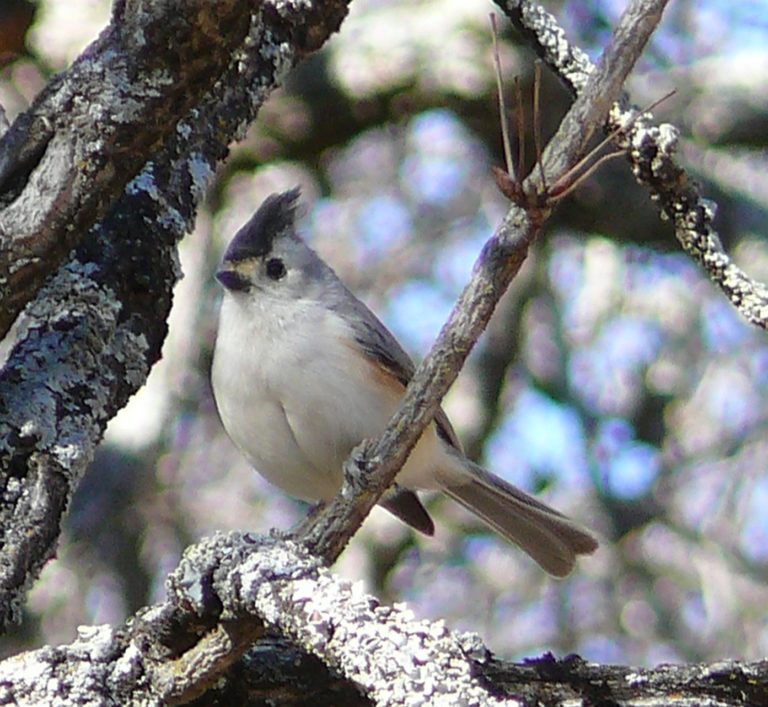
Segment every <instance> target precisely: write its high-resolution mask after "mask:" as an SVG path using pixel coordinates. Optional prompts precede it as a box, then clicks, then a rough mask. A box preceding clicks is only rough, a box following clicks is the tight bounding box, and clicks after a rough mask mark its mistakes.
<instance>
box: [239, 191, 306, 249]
mask: <svg viewBox="0 0 768 707" xmlns="http://www.w3.org/2000/svg"><path fill="white" fill-rule="evenodd" d="M299 194H300V189H299V187H294V188H293V189H291V190H289V191H285V192H282V193H281V194H272V195H271V196H269V197H267V198H266V199H265V200H264V203H263V204H262V205H261V206H260V207H259V209H258V211H257V212H256V213H255V214H254V215H253V216H252V217H251V220H250V221H248V223H246V224H245V226H243V227H242V228H241V229H240V230H239V231H238V232H237V235H236V236H235V237H234V238H233V239H232V242H231V243H230V244H229V248H227V252H226V254H225V255H224V260H226V261H228V262H231V263H236V262H238V261H241V260H248V259H250V258H260V257H262V256H264V255H267V253H270V252H271V251H272V243H273V241H274V239H275V236H277V235H278V234H280V233H282V232H283V231H285V229H287V228H292V227H293V223H294V220H295V218H296V207H297V205H298V201H299Z"/></svg>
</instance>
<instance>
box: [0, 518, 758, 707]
mask: <svg viewBox="0 0 768 707" xmlns="http://www.w3.org/2000/svg"><path fill="white" fill-rule="evenodd" d="M255 616H262V617H264V619H263V623H262V622H261V621H259V620H256V619H254V618H253V617H255ZM243 626H245V627H247V629H248V631H249V632H251V633H253V634H256V633H258V634H260V635H261V636H264V635H265V632H266V631H267V630H268V629H272V630H275V629H276V630H278V631H279V632H280V633H281V634H282V635H284V636H286V637H288V638H289V639H290V640H291V643H292V646H285V645H284V644H282V643H280V642H276V641H275V640H274V639H273V638H266V639H262V640H260V641H259V642H257V643H256V644H255V646H254V647H253V649H252V650H253V653H251V654H250V655H249V656H247V657H246V660H245V661H244V663H243V664H242V665H240V666H239V667H238V670H237V672H235V673H233V678H234V677H235V676H236V677H237V679H236V680H235V679H233V680H230V681H226V684H225V685H222V684H221V683H219V684H215V677H216V675H215V674H214V673H211V672H210V671H208V668H209V667H210V666H211V665H212V663H214V662H215V661H217V660H219V659H221V658H222V657H223V656H224V654H225V653H227V651H228V650H229V648H230V646H231V645H237V646H239V647H242V648H243V650H244V649H245V648H246V647H247V645H248V644H247V641H244V642H240V638H241V636H240V635H239V633H240V632H241V628H242V627H243ZM182 629H183V630H182ZM182 636H186V639H185V642H180V638H181V637H182ZM195 639H196V640H197V643H191V641H193V640H195ZM297 648H298V649H299V650H298V652H297ZM307 655H312V656H316V657H318V658H319V659H320V661H321V662H322V663H323V664H324V665H326V666H329V667H330V669H331V671H332V677H331V679H330V680H329V679H327V678H326V679H324V680H323V681H321V684H323V685H324V687H323V688H322V689H327V690H328V691H329V693H328V694H329V695H332V696H333V697H336V698H337V697H338V695H339V694H340V693H341V694H344V695H345V698H346V699H348V700H349V701H348V702H347V701H345V702H343V703H344V704H365V703H366V702H367V700H370V702H372V703H374V704H382V705H383V704H386V705H406V704H413V703H414V700H415V699H420V700H422V701H423V702H424V703H427V704H435V705H441V704H445V705H455V704H482V705H493V704H505V705H517V704H549V705H564V704H573V703H585V704H616V705H619V704H639V703H640V701H642V704H644V705H651V706H652V707H653V706H658V707H662V706H668V707H676V706H678V705H679V706H680V707H682V706H683V705H685V706H687V705H690V704H693V703H694V702H695V703H696V704H701V703H704V702H706V703H707V704H712V705H757V704H764V703H765V702H766V699H768V690H767V689H766V685H768V662H766V661H762V662H758V663H751V664H749V663H739V662H736V661H724V662H722V663H718V664H715V665H691V666H660V667H658V668H656V669H653V670H648V669H632V668H629V667H625V666H600V665H595V664H590V663H585V662H584V661H582V660H580V659H579V658H576V657H571V658H566V659H564V660H556V659H555V658H553V657H552V656H551V655H546V656H543V657H541V658H539V659H535V660H528V661H526V662H524V663H522V664H514V663H503V662H500V661H498V660H495V659H494V658H493V657H492V656H491V654H490V653H489V652H488V650H487V649H486V648H485V646H484V645H483V644H482V643H481V642H480V640H479V639H478V638H477V637H476V636H472V635H459V634H456V633H453V632H451V631H449V630H448V629H447V628H446V627H445V626H444V625H443V624H441V623H437V624H436V623H429V622H426V621H419V620H416V619H415V618H414V617H413V616H412V615H411V614H410V612H409V611H408V610H407V609H406V608H405V607H403V606H402V605H401V606H395V607H387V606H382V605H380V604H379V602H378V601H377V600H376V599H375V598H374V597H372V596H369V595H366V594H365V593H364V592H362V591H361V590H360V588H359V585H353V584H351V583H350V582H348V581H346V580H341V579H339V578H338V577H337V576H335V575H334V574H332V573H331V572H330V571H329V570H328V569H326V568H324V567H323V566H322V565H321V564H320V563H319V562H318V559H317V558H314V557H312V556H310V555H309V554H308V553H307V552H306V551H305V550H304V549H303V548H302V547H301V546H299V545H297V544H294V543H291V542H289V541H285V540H275V539H263V538H254V537H251V536H248V535H244V534H240V533H230V534H227V535H225V534H220V535H217V536H215V537H213V538H210V539H208V540H205V541H204V542H202V543H200V544H199V545H196V546H194V547H191V548H190V549H189V550H187V552H186V553H185V556H184V558H183V560H182V562H181V564H180V566H179V567H178V568H177V569H176V570H175V571H174V572H173V573H172V574H171V576H170V578H169V598H168V600H167V601H166V602H165V603H163V604H159V605H157V606H154V607H151V608H148V609H145V610H144V611H143V612H142V613H141V614H140V615H139V616H137V617H136V618H135V619H133V620H132V621H131V622H129V624H128V625H126V626H124V627H121V628H118V629H114V628H110V627H107V626H103V627H98V628H87V629H86V628H83V629H81V630H80V636H79V638H78V640H77V641H75V642H74V643H72V644H71V645H69V646H60V647H58V648H55V649H53V648H43V649H40V650H36V651H30V652H28V653H24V654H21V655H19V656H15V657H13V658H9V659H8V660H6V661H4V662H2V663H0V685H2V689H0V703H2V704H6V703H10V702H13V703H14V704H30V705H31V704H80V703H83V702H86V701H87V702H90V703H96V702H98V703H101V704H148V705H160V704H178V703H183V702H187V701H189V700H191V699H195V698H197V700H198V701H197V702H196V703H195V704H222V703H226V704H249V703H251V702H249V698H250V697H253V698H254V699H256V700H259V699H261V700H264V699H265V697H266V696H269V694H270V691H271V695H272V696H273V698H274V699H275V700H277V701H279V702H280V704H286V703H288V704H293V702H291V701H290V699H287V695H288V694H291V692H292V690H293V689H294V688H295V680H296V677H295V676H294V671H293V670H286V671H285V673H286V675H285V677H284V678H283V679H284V680H285V681H286V682H284V683H281V682H280V678H279V677H277V676H276V675H275V671H280V672H282V667H281V666H284V664H285V663H286V661H288V660H290V661H291V663H295V661H297V660H301V661H303V662H304V664H308V659H307V658H306V656H307ZM265 664H267V665H271V666H274V667H273V668H272V670H270V669H265V667H264V666H265ZM329 682H331V683H332V684H331V685H330V686H327V685H328V683H329ZM243 683H246V684H247V685H248V687H247V689H244V687H243ZM343 683H346V685H347V687H346V689H345V688H344V687H343ZM314 688H315V690H317V689H320V688H318V687H317V685H315V686H314ZM209 689H210V690H211V692H210V693H205V694H204V691H205V690H209ZM331 691H332V692H331ZM265 693H266V695H265ZM208 694H210V697H208ZM313 696H314V702H313V703H316V704H333V703H334V700H333V699H331V698H329V697H327V696H326V695H325V694H324V693H320V694H318V692H316V691H315V692H313ZM324 697H325V699H324ZM366 698H367V699H366ZM217 700H218V702H217ZM295 703H297V704H307V699H306V693H305V694H304V696H303V699H297V700H296V702H295ZM336 703H337V704H338V703H342V702H341V701H337V702H336Z"/></svg>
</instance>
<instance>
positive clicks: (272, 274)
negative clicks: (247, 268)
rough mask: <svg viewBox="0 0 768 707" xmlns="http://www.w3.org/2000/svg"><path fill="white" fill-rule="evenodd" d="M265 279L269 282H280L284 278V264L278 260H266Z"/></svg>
mask: <svg viewBox="0 0 768 707" xmlns="http://www.w3.org/2000/svg"><path fill="white" fill-rule="evenodd" d="M267 277H268V278H270V279H271V280H280V279H282V278H283V277H285V264H284V263H283V261H282V260H280V258H270V259H269V260H267Z"/></svg>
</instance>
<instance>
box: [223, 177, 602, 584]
mask: <svg viewBox="0 0 768 707" xmlns="http://www.w3.org/2000/svg"><path fill="white" fill-rule="evenodd" d="M298 197H299V191H298V189H294V190H292V191H288V192H285V193H283V194H273V195H272V196H270V197H269V198H268V199H267V200H266V201H265V202H264V204H262V206H261V207H260V208H259V210H258V211H257V212H256V213H255V214H254V216H253V217H252V218H251V220H250V221H249V222H248V223H247V224H246V225H245V226H243V228H242V229H241V230H240V231H239V232H238V234H237V235H236V236H235V238H234V239H233V241H232V243H231V244H230V246H229V248H228V249H227V252H226V254H225V255H224V260H223V262H222V265H221V269H220V270H219V272H218V273H217V275H216V277H217V278H218V280H219V282H220V283H221V284H222V285H223V286H224V290H225V292H224V300H223V302H222V305H221V314H220V320H219V331H218V336H217V339H216V349H215V353H214V358H213V370H212V381H213V392H214V396H215V398H216V405H217V407H218V409H219V414H220V415H221V419H222V422H223V423H224V427H225V429H226V431H227V433H228V434H229V436H230V437H231V438H232V440H233V441H234V443H235V444H236V445H237V446H238V447H239V448H240V450H241V451H242V453H243V454H244V455H245V456H246V458H247V459H248V461H249V462H250V463H251V464H252V465H253V466H254V467H255V469H256V470H257V471H258V472H259V473H261V474H262V475H263V476H265V477H266V478H267V479H268V480H269V481H270V482H272V483H273V484H275V485H276V486H279V487H280V488H281V489H283V490H284V491H286V492H287V493H289V494H290V495H292V496H295V497H297V498H300V499H303V500H305V501H325V502H327V501H330V500H331V499H332V498H333V497H334V496H335V495H336V494H337V493H338V491H339V489H340V488H341V483H342V465H343V463H344V460H345V459H346V458H347V456H348V455H349V453H350V452H351V451H352V449H353V448H354V447H355V446H356V445H357V444H359V443H360V442H361V441H362V440H363V439H365V438H373V437H376V436H378V435H380V434H381V433H382V432H383V431H384V428H385V426H386V424H387V421H388V420H389V418H390V417H391V416H392V414H393V413H394V412H395V410H396V408H397V406H398V405H399V403H400V400H401V398H402V396H403V392H404V391H405V386H406V385H407V383H408V381H409V380H410V378H411V376H412V375H413V372H414V365H413V362H412V361H411V359H410V358H409V357H408V354H406V353H405V351H404V350H403V348H402V347H401V346H400V344H398V342H397V340H396V339H395V338H394V336H393V335H392V334H391V333H390V332H389V330H388V329H387V328H386V327H385V326H384V325H383V324H382V323H381V322H380V321H379V320H378V318H377V317H376V315H374V314H373V312H371V310H370V309H368V307H366V306H365V305H364V304H363V303H362V302H361V301H360V300H358V299H357V297H355V296H354V295H353V294H352V293H351V292H350V291H349V290H348V289H347V288H346V287H345V285H344V284H343V283H342V282H341V280H339V278H338V277H337V276H336V273H334V272H333V270H331V268H330V267H329V266H328V265H326V263H325V262H324V261H323V260H322V259H321V258H320V257H319V256H318V255H317V254H316V253H315V252H314V251H313V250H312V249H310V248H309V247H308V246H307V245H306V244H305V243H304V241H302V240H301V238H299V236H298V235H297V233H296V226H295V210H296V203H297V201H298ZM414 489H425V490H437V491H442V492H443V493H446V494H447V495H448V496H450V497H451V498H453V499H454V500H456V501H458V502H459V503H460V504H462V505H463V506H465V507H466V508H468V509H469V510H470V511H472V513H474V514H476V515H477V516H478V517H479V518H481V519H482V520H483V521H485V522H486V523H487V524H488V525H489V526H490V527H491V528H493V529H494V530H496V531H497V532H499V533H500V534H501V535H503V536H504V537H505V538H508V539H509V540H511V541H512V542H514V543H516V544H517V545H519V546H520V547H521V548H522V549H523V550H525V552H527V553H528V554H529V555H530V556H531V557H533V559H534V560H536V561H537V562H538V563H539V564H540V565H541V566H542V567H543V568H544V569H545V570H546V571H547V572H549V573H550V574H553V575H556V576H559V577H560V576H564V575H566V574H568V573H569V572H570V571H571V569H572V568H573V564H574V561H575V559H576V555H580V554H586V553H591V552H593V551H594V550H595V549H596V548H597V541H596V540H595V539H594V537H593V536H592V535H590V534H589V533H588V532H587V531H586V530H584V529H582V528H581V527H580V526H579V525H577V524H576V523H574V522H573V521H571V520H570V519H568V518H566V517H565V516H563V515H561V514H560V513H558V512H557V511H556V510H554V509H552V508H549V507H548V506H546V505H544V504H543V503H541V502H539V501H537V500H536V499H535V498H532V497H531V496H529V495H527V494H526V493H523V492H522V491H520V490H519V489H517V488H515V487H514V486H511V485H510V484H508V483H506V482H505V481H503V480H502V479H500V478H498V477H497V476H494V475H493V474H491V473H489V472H487V471H486V470H485V469H482V468H481V467H479V466H478V465H477V464H474V463H473V462H471V461H470V460H469V459H467V458H466V457H465V456H464V454H463V452H462V450H461V444H460V443H459V440H458V438H457V437H456V433H455V432H454V431H453V428H452V427H451V423H450V422H449V421H448V418H447V417H446V415H445V412H443V410H442V408H441V409H439V410H438V411H437V414H436V415H435V419H434V422H433V423H431V424H430V425H429V427H428V428H427V430H426V431H425V432H424V434H423V435H422V437H421V439H420V440H419V442H418V443H417V444H416V447H415V448H414V450H413V451H412V452H411V455H410V457H409V459H408V461H407V462H406V464H405V466H404V467H403V469H402V470H401V471H400V473H399V474H398V476H397V483H396V485H395V486H394V487H393V488H392V489H390V490H389V491H388V492H387V494H385V496H384V498H383V499H382V500H381V501H380V505H382V506H383V507H384V508H386V509H387V510H388V511H390V512H391V513H393V514H394V515H396V516H397V517H398V518H400V519H401V520H403V521H405V522H406V523H408V525H410V526H412V527H413V528H415V529H416V530H419V531H421V532H423V533H426V534H427V535H431V534H432V533H433V532H434V525H433V524H432V519H431V518H430V517H429V514H428V513H427V511H426V510H425V508H424V507H423V506H422V504H421V502H420V501H419V499H418V497H417V496H416V494H415V493H414V491H413V490H414Z"/></svg>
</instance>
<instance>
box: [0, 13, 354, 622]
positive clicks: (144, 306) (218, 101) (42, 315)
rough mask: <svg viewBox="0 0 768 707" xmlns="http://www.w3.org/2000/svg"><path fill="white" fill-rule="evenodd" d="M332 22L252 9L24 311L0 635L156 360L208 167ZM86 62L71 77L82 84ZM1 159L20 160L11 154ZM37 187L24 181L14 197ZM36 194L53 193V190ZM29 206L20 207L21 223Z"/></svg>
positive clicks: (2, 400)
mask: <svg viewBox="0 0 768 707" xmlns="http://www.w3.org/2000/svg"><path fill="white" fill-rule="evenodd" d="M150 5H152V6H153V7H154V6H155V5H154V4H152V3H150ZM120 11H121V9H120V8H119V7H118V8H116V12H120ZM169 11H170V9H169ZM345 11H346V5H345V4H344V3H343V2H335V3H334V2H330V3H329V2H326V3H318V4H317V5H308V4H307V5H305V4H299V5H297V6H292V5H281V6H280V12H278V11H277V10H276V9H275V8H274V7H273V6H271V5H265V6H264V9H263V11H262V12H261V13H260V14H257V15H254V17H253V18H252V23H251V27H250V29H249V31H248V35H247V37H246V38H245V40H244V41H243V42H242V45H241V46H240V47H239V48H238V49H237V50H236V51H234V52H233V53H232V56H231V57H230V64H229V67H228V68H227V70H226V71H225V73H224V74H223V75H222V77H221V81H220V82H218V83H217V84H216V86H214V88H213V89H212V90H211V91H210V92H209V94H208V95H207V96H206V97H205V99H204V100H203V101H202V102H201V103H200V104H199V105H198V107H197V108H196V109H195V111H194V112H193V113H192V114H191V115H190V117H189V119H188V120H185V121H182V122H181V123H179V124H178V125H176V127H175V128H174V130H173V131H172V133H171V134H170V139H169V141H168V143H167V145H166V146H165V148H164V149H163V150H162V151H160V152H158V153H156V154H155V155H154V156H153V159H152V161H151V162H150V163H149V164H148V166H147V167H146V168H145V169H144V171H143V172H142V173H141V174H140V175H139V176H138V177H136V179H134V180H133V181H132V182H131V183H130V184H129V185H128V187H127V188H126V190H125V192H124V193H123V195H122V196H121V197H120V199H119V200H118V201H117V203H116V204H115V206H114V207H113V208H112V210H111V211H110V213H109V215H108V216H107V217H106V218H105V219H104V220H103V221H101V222H100V223H98V224H97V225H96V226H94V227H93V228H92V229H91V230H90V231H89V233H88V234H87V235H86V236H85V237H84V238H83V240H82V243H81V245H80V246H79V248H78V249H77V251H76V252H75V254H74V258H73V259H72V260H71V261H70V262H69V264H68V265H67V266H66V267H65V268H62V269H61V270H60V271H59V272H58V273H56V274H55V275H54V276H53V278H52V279H51V280H50V281H49V282H48V284H47V285H46V286H45V288H44V289H43V290H41V291H39V292H38V295H37V298H36V299H35V301H34V302H33V303H31V304H30V306H29V307H28V308H27V310H26V312H25V314H24V316H23V321H21V322H20V326H19V334H18V343H17V344H16V345H15V346H14V348H13V350H12V351H11V354H10V356H9V358H8V361H7V363H6V365H5V367H4V369H3V371H2V372H1V373H0V411H2V414H0V473H1V476H0V480H1V481H2V487H3V491H4V493H3V495H2V498H1V499H0V528H1V530H0V532H1V533H2V537H1V538H0V625H2V626H6V625H7V624H8V623H9V622H13V621H15V620H17V619H18V617H19V615H20V606H21V602H22V601H23V599H24V596H25V593H26V590H27V588H28V587H29V585H30V584H31V582H32V581H34V579H35V578H36V577H37V576H38V574H39V572H40V570H41V568H42V566H43V564H44V563H45V562H46V561H47V560H48V559H49V558H50V557H51V556H52V554H53V552H54V549H55V545H56V541H57V539H58V535H59V532H60V527H61V525H60V524H61V520H62V517H63V514H64V512H65V510H66V508H67V506H68V504H69V500H70V498H71V495H72V493H73V492H74V489H75V488H76V486H77V484H78V482H79V480H80V478H81V477H82V475H83V474H84V473H85V470H86V469H87V467H88V465H89V463H90V461H91V459H92V457H93V453H94V449H95V447H96V445H97V444H98V443H99V441H100V440H101V436H102V434H103V432H104V429H105V427H106V425H107V422H108V421H109V419H110V418H111V417H113V416H114V415H115V414H116V413H117V411H118V410H119V409H120V408H121V407H122V406H123V405H125V403H126V402H127V401H128V398H129V397H130V396H131V395H133V393H135V392H136V391H137V390H138V389H139V388H140V387H141V386H142V385H143V384H144V382H145V380H146V376H147V374H148V372H149V369H150V367H151V365H152V364H153V363H155V361H157V359H158V358H159V356H160V348H161V346H162V342H163V340H164V338H165V335H166V329H167V324H166V318H167V316H168V312H169V310H170V305H171V293H172V288H173V285H174V283H175V282H176V280H177V278H178V276H179V273H178V266H177V263H176V252H175V244H176V242H177V241H178V240H179V239H180V238H181V237H182V236H183V235H184V233H185V232H186V230H187V229H188V228H189V226H190V225H191V224H192V222H193V219H194V213H195V208H196V206H197V203H198V200H199V199H200V197H201V195H202V194H203V193H204V191H205V188H206V186H207V184H208V183H209V182H210V180H211V178H212V176H213V172H214V167H215V165H216V163H217V162H218V161H219V160H221V159H222V158H223V157H224V156H225V154H226V151H227V145H228V143H229V142H230V140H232V139H234V138H237V137H238V136H241V135H242V134H243V132H244V130H245V128H246V126H247V125H248V124H249V123H250V122H251V121H252V120H253V119H254V118H255V116H256V113H257V111H258V109H259V107H260V105H261V104H262V103H263V101H264V100H265V99H266V98H267V96H268V95H269V93H270V92H271V90H272V89H273V88H274V87H275V86H277V85H278V83H279V81H280V80H281V79H282V77H283V76H284V75H285V73H286V71H287V69H288V68H289V67H290V66H291V65H292V64H294V63H295V62H296V61H297V60H298V59H299V58H300V57H301V56H303V55H304V54H305V53H307V52H309V51H311V50H313V49H315V48H317V47H318V46H319V44H321V43H322V41H323V40H324V39H325V38H327V36H328V35H329V34H330V32H332V31H334V30H335V29H336V28H337V27H338V24H339V22H340V21H341V19H342V18H343V15H344V13H345ZM153 21H154V20H153ZM132 26H134V25H132ZM109 36H111V34H110V33H109V32H108V33H106V34H105V35H103V36H102V39H101V40H100V41H102V42H105V41H106V39H105V37H109ZM104 51H105V52H106V51H107V49H106V47H105V48H104ZM88 56H89V55H88V53H87V52H86V54H85V55H84V56H83V57H82V58H81V61H80V63H79V64H78V67H80V68H79V69H78V71H77V72H76V76H79V75H81V74H82V73H83V72H85V69H84V67H83V64H84V63H86V62H87V61H88ZM68 76H69V75H65V76H63V77H60V78H59V79H58V83H59V84H62V83H66V82H67V80H68ZM91 118H92V120H93V121H94V122H95V118H93V117H91ZM43 122H44V121H43ZM160 122H162V121H160ZM59 123H60V124H62V125H63V124H64V123H66V116H62V117H60V118H59ZM68 129H71V130H75V129H76V123H73V124H72V125H71V126H70V127H69V128H68ZM83 129H85V126H83ZM13 130H14V128H11V131H13ZM19 130H20V129H17V130H16V134H17V135H18V134H19ZM22 132H24V131H22ZM25 134H27V135H28V136H29V131H28V130H27V131H26V133H25ZM29 140H30V141H31V143H32V144H34V138H33V137H29ZM15 149H16V151H17V154H22V155H23V154H26V148H24V147H23V145H22V146H19V145H16V148H15ZM30 149H31V148H30ZM48 149H49V150H50V149H51V148H50V146H49V148H48ZM64 154H67V155H68V154H69V152H68V151H65V153H64ZM50 159H53V156H52V155H51V156H50ZM57 159H58V158H57ZM61 161H62V163H63V162H65V161H66V160H64V159H63V158H61ZM58 176H59V178H60V179H62V180H66V179H67V172H66V170H64V171H62V172H59V173H58ZM33 182H34V183H33ZM44 186H45V185H43V184H42V183H39V180H38V181H37V182H35V180H31V181H30V182H29V183H28V184H27V186H26V187H25V189H32V188H33V187H36V188H43V187H44ZM48 186H49V187H50V188H51V189H52V190H53V191H54V192H56V193H63V192H64V191H66V186H65V185H64V183H60V182H57V183H56V184H50V185H48ZM112 188H114V189H117V185H116V184H115V183H114V182H112ZM30 193H31V192H30ZM104 193H106V191H105V192H104ZM40 198H43V197H42V196H41V197H40ZM109 200H110V199H108V198H107V197H106V196H105V197H103V198H101V200H100V203H101V202H104V203H107V202H108V201H109ZM21 202H24V203H27V200H26V199H22V200H17V201H15V202H13V204H12V205H11V206H10V207H9V208H12V209H14V210H15V211H14V213H16V217H17V218H18V219H20V223H24V219H23V218H22V213H21V212H20V211H19V209H20V208H21V206H20V203H21ZM34 203H35V202H34V201H31V202H29V203H27V208H29V209H32V210H33V211H34V208H35V206H34ZM2 216H3V214H2V213H0V218H1V217H2ZM30 219H32V216H31V215H30Z"/></svg>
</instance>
